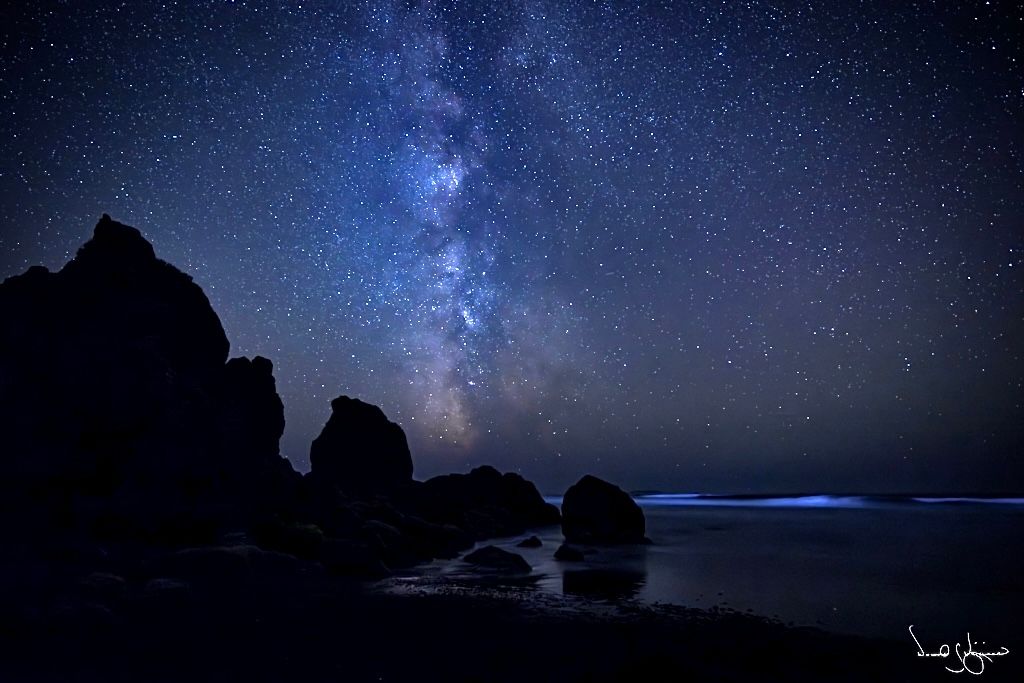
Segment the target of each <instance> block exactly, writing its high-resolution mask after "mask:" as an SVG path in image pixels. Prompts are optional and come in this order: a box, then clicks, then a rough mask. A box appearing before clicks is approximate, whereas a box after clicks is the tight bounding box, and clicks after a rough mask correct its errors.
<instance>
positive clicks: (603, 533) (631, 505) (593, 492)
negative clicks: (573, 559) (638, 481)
mask: <svg viewBox="0 0 1024 683" xmlns="http://www.w3.org/2000/svg"><path fill="white" fill-rule="evenodd" d="M645 526H646V521H645V519H644V513H643V510H641V509H640V506H639V505H637V504H636V502H635V501H634V500H633V498H632V497H631V496H630V495H629V494H628V493H626V492H625V491H623V490H622V489H620V488H619V487H618V486H615V485H614V484H609V483H608V482H606V481H604V480H603V479H598V478H597V477H594V476H592V475H589V474H588V475H586V476H584V477H583V478H582V479H580V480H579V481H578V482H576V483H575V484H573V485H572V486H570V487H569V490H568V491H566V492H565V497H564V498H563V499H562V535H564V536H565V540H566V541H568V542H569V543H584V544H594V545H600V544H608V545H613V544H619V543H646V542H648V539H647V538H646V537H645V536H644V531H645Z"/></svg>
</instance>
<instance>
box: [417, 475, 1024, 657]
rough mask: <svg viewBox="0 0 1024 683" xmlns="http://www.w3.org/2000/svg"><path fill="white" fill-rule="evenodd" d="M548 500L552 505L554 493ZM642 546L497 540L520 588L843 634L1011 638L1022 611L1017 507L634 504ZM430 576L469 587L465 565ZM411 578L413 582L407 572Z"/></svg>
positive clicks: (798, 500)
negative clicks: (515, 565) (582, 554)
mask: <svg viewBox="0 0 1024 683" xmlns="http://www.w3.org/2000/svg"><path fill="white" fill-rule="evenodd" d="M549 501H550V502H552V503H555V504H559V503H560V502H561V501H560V500H559V499H557V498H550V499H549ZM637 501H638V502H639V503H640V504H641V506H642V507H643V509H644V512H645V515H646V517H647V535H648V536H649V537H650V538H651V539H652V541H653V543H652V544H651V545H650V546H646V547H622V548H598V549H595V551H594V552H593V553H589V554H588V555H587V560H586V561H585V562H583V563H566V562H557V561H555V560H554V558H553V557H552V555H553V553H554V551H555V549H556V548H557V547H558V545H559V544H560V543H561V541H562V538H561V533H560V530H559V529H558V528H557V527H551V528H547V529H542V530H539V531H538V532H537V535H538V536H539V537H540V538H541V540H542V541H543V543H544V545H543V547H541V548H536V549H531V548H519V547H516V543H517V542H518V541H519V540H521V539H522V538H524V537H523V536H520V537H515V538H505V539H499V540H497V541H494V542H493V544H494V545H497V546H499V547H501V548H504V549H507V550H510V551H513V552H517V553H520V554H521V555H522V556H523V557H525V558H526V559H527V561H529V562H530V564H531V565H532V567H533V572H532V578H531V579H530V581H529V582H528V583H526V584H525V585H526V586H527V588H526V589H527V590H530V591H538V592H541V593H550V594H567V595H575V596H583V597H586V598H589V599H591V600H592V601H594V602H604V601H608V602H614V601H621V600H631V601H639V602H643V603H648V604H655V603H665V604H671V605H681V606H685V607H698V608H706V609H729V610H735V611H739V612H748V613H751V614H756V615H759V616H763V617H769V618H774V619H777V620H779V621H781V622H783V623H787V624H792V625H796V626H812V627H817V628H821V629H824V630H827V631H832V632H838V633H851V634H859V635H866V636H873V637H884V638H894V639H904V638H905V639H907V641H908V643H911V641H910V635H909V631H908V628H909V627H910V626H911V625H913V627H914V631H915V633H916V634H917V635H918V636H919V637H920V638H921V640H922V641H923V642H925V641H927V642H953V641H955V640H956V639H957V638H959V639H960V640H961V641H962V640H963V638H964V637H965V633H966V632H967V631H969V632H970V633H971V638H972V639H973V640H981V641H985V642H991V643H996V642H998V641H999V639H1000V638H1011V639H1013V640H1014V641H1016V639H1017V638H1018V637H1019V635H1020V633H1021V628H1020V625H1019V624H1020V618H1019V617H1020V613H1021V607H1024V599H1022V598H1024V580H1022V579H1024V552H1022V548H1024V544H1022V541H1024V499H1014V498H1004V499H970V498H942V497H919V498H913V497H891V496H890V497H865V496H788V497H777V496H776V497H773V496H767V497H729V496H706V495H698V494H659V495H648V496H639V497H637ZM418 576H419V577H420V578H422V579H427V580H432V581H436V580H444V581H449V582H472V581H473V577H474V576H475V575H474V572H473V571H472V570H471V569H469V568H468V567H467V565H465V564H464V563H462V562H460V561H458V560H453V561H438V562H434V563H432V564H430V565H428V566H426V567H424V568H422V569H420V570H418ZM411 578H413V579H414V580H415V577H411Z"/></svg>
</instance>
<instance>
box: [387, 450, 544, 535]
mask: <svg viewBox="0 0 1024 683" xmlns="http://www.w3.org/2000/svg"><path fill="white" fill-rule="evenodd" d="M407 500H408V503H407V504H408V506H409V507H410V508H411V509H413V510H416V511H417V512H418V513H419V514H420V515H421V516H422V517H424V518H425V519H428V520H431V521H434V522H439V523H442V524H454V525H455V526H458V527H460V528H462V529H465V530H467V531H469V532H470V533H471V534H473V536H474V537H476V538H478V539H482V538H490V537H494V536H509V535H512V534H518V533H521V532H522V531H523V530H525V529H527V528H530V527H538V526H546V525H549V524H557V523H558V520H559V513H558V508H556V507H555V506H554V505H551V504H549V503H546V502H544V498H543V497H542V496H541V495H540V492H538V491H537V487H536V486H534V485H533V484H532V483H530V482H529V481H527V480H526V479H524V478H523V477H521V476H519V475H518V474H515V473H513V472H507V473H505V474H501V473H500V472H498V470H496V469H494V468H493V467H490V466H488V465H484V466H483V467H477V468H475V469H474V470H472V471H471V472H470V473H469V474H445V475H441V476H438V477H434V478H432V479H428V480H427V481H426V482H424V483H423V484H422V485H421V486H419V487H417V488H415V489H414V490H413V491H412V492H411V493H410V495H409V496H408V499H407Z"/></svg>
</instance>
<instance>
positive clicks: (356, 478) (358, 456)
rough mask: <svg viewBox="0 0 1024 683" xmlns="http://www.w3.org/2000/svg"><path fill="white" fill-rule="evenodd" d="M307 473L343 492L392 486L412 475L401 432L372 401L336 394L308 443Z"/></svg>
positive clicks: (395, 487)
mask: <svg viewBox="0 0 1024 683" xmlns="http://www.w3.org/2000/svg"><path fill="white" fill-rule="evenodd" d="M309 462H310V465H311V467H312V469H311V472H310V476H311V477H313V478H314V479H317V480H319V481H321V482H324V483H326V484H329V485H333V486H336V487H338V488H339V489H341V490H343V491H348V492H373V491H393V490H395V489H397V488H400V487H401V486H404V485H407V484H409V483H410V482H411V481H412V456H411V455H410V454H409V444H408V443H407V442H406V439H405V432H404V431H402V428H401V427H399V426H398V425H397V424H395V423H394V422H391V421H390V420H388V418H387V417H385V415H384V412H383V411H382V410H381V409H380V408H378V407H377V406H375V405H371V404H369V403H363V402H362V401H360V400H359V399H354V398H349V397H348V396H339V397H338V398H336V399H334V400H333V401H331V417H330V419H329V420H328V421H327V424H326V425H324V428H323V431H322V432H320V435H319V436H318V437H316V439H314V440H313V445H312V446H311V447H310V449H309Z"/></svg>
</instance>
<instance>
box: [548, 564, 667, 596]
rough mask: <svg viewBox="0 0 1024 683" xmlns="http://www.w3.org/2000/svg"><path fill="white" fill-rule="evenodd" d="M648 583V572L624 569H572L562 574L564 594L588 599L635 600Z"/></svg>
mask: <svg viewBox="0 0 1024 683" xmlns="http://www.w3.org/2000/svg"><path fill="white" fill-rule="evenodd" d="M646 581H647V572H644V571H630V570H622V569H572V570H567V571H566V572H564V573H563V574H562V592H563V593H567V594H570V595H579V596H583V597H588V598H599V599H604V600H624V599H629V598H635V597H636V596H637V595H638V594H639V592H640V589H641V588H643V587H644V583H645V582H646Z"/></svg>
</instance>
